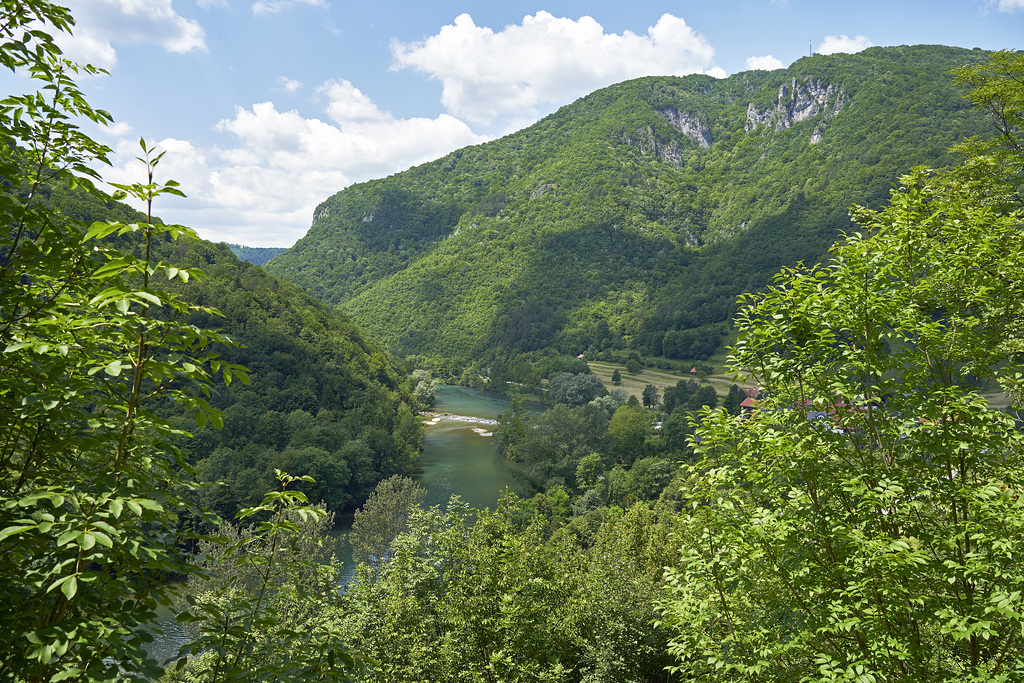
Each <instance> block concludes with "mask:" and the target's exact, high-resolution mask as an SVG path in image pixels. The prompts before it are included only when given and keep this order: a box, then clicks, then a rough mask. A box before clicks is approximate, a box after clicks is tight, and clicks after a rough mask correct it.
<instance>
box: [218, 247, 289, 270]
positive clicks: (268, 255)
mask: <svg viewBox="0 0 1024 683" xmlns="http://www.w3.org/2000/svg"><path fill="white" fill-rule="evenodd" d="M225 244H227V243H225ZM228 248H229V249H231V253H232V254H234V255H235V256H237V257H238V258H239V260H242V261H248V262H249V263H251V264H253V265H254V266H262V265H264V264H266V262H267V261H269V260H270V259H272V258H274V257H275V256H277V255H278V254H280V253H281V252H283V251H284V250H285V248H284V247H245V246H242V245H241V244H228Z"/></svg>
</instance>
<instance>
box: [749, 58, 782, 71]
mask: <svg viewBox="0 0 1024 683" xmlns="http://www.w3.org/2000/svg"><path fill="white" fill-rule="evenodd" d="M747 68H748V69H760V70H761V71H774V70H775V69H785V68H786V65H785V64H783V63H782V60H780V59H776V58H775V57H772V56H771V55H765V56H763V57H747Z"/></svg>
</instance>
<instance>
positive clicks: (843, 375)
mask: <svg viewBox="0 0 1024 683" xmlns="http://www.w3.org/2000/svg"><path fill="white" fill-rule="evenodd" d="M1007 66H1008V67H1009V69H1008V70H1006V71H1004V72H1003V76H1002V77H1001V78H999V79H996V81H995V82H994V83H989V85H990V86H991V87H990V89H989V91H988V93H987V95H986V96H985V98H986V99H988V98H995V99H999V101H1000V103H1001V105H1002V106H1005V107H1007V108H1008V109H1007V110H1004V109H1001V108H999V107H995V108H994V110H995V111H996V112H997V113H999V112H1000V111H1002V112H1004V115H1003V116H1001V117H1000V118H999V120H998V125H1004V126H1008V127H1010V128H1012V130H1013V133H1014V134H1019V133H1020V129H1019V118H1015V116H1016V112H1019V110H1017V109H1015V107H1019V105H1020V99H1019V88H1020V77H1021V75H1022V74H1024V59H1022V58H1021V57H1020V55H1009V54H1000V55H997V57H996V59H995V61H994V63H993V67H994V68H996V69H1004V68H1006V67H1007ZM968 73H973V71H969V72H968ZM988 73H991V71H989V72H988ZM998 83H1001V84H1002V85H1001V86H999V85H998ZM1000 92H1002V93H1004V95H1005V96H1004V97H1000V94H999V93H1000ZM1006 111H1013V112H1015V113H1014V116H1008V115H1005V112H1006ZM992 162H993V160H992V159H991V158H984V157H977V156H976V157H973V158H971V159H969V160H968V161H967V162H966V165H965V167H961V168H958V169H952V170H949V171H943V172H938V173H933V172H929V171H927V170H924V169H918V170H915V171H913V172H912V173H910V174H909V175H906V176H904V177H903V178H902V179H901V181H900V185H899V187H898V188H897V189H895V190H894V191H893V193H892V196H891V200H890V205H889V206H888V207H887V208H885V209H883V210H881V211H871V210H867V209H863V208H858V209H856V210H855V217H856V220H857V222H858V223H859V231H858V232H857V233H855V234H852V235H850V236H849V237H848V238H847V239H845V240H843V241H842V242H841V243H839V244H837V245H836V246H835V247H834V248H833V249H832V250H831V252H830V255H829V259H828V260H827V262H826V263H824V264H822V265H821V266H818V267H808V268H799V269H788V270H784V271H783V272H782V273H780V274H779V275H778V276H777V277H776V281H775V284H774V285H773V286H772V287H771V288H770V289H769V290H768V291H766V292H765V293H763V294H761V295H756V296H750V297H747V298H746V300H745V301H746V303H745V305H744V308H743V309H742V311H741V313H740V314H739V317H738V320H737V325H738V327H739V328H740V331H741V336H740V340H739V342H738V344H737V346H736V347H735V353H734V355H733V357H732V363H733V365H734V367H735V368H736V369H737V370H740V371H745V372H749V373H752V375H753V376H754V378H756V380H757V381H758V382H760V383H761V386H762V387H763V388H764V390H765V392H766V397H765V398H764V399H762V400H761V401H760V404H759V406H758V409H757V412H756V413H755V414H754V415H753V416H751V417H737V416H731V415H729V414H728V413H726V412H724V411H723V412H716V413H711V412H706V413H704V414H703V415H702V416H701V419H702V421H703V423H704V424H703V427H701V428H700V429H699V430H698V432H697V433H698V437H699V438H700V444H699V452H700V454H701V459H700V461H699V462H698V463H696V464H693V465H692V466H688V467H686V468H684V471H685V473H686V476H687V477H688V479H687V482H686V485H685V486H684V488H683V496H684V501H683V502H684V506H685V508H684V509H685V511H686V512H685V516H684V520H685V524H684V525H683V526H682V528H681V530H680V532H679V535H678V540H679V541H680V542H681V544H682V548H683V549H682V555H681V557H682V565H681V567H680V568H678V569H674V570H671V571H670V572H669V574H668V590H667V592H666V596H665V599H664V601H663V603H662V610H663V614H664V622H663V623H664V624H666V625H668V626H670V627H671V628H673V629H674V630H675V636H674V637H673V639H672V646H671V647H672V651H673V652H674V653H675V655H676V657H677V661H678V665H677V668H676V670H677V671H678V672H679V673H680V674H681V675H683V676H685V677H701V676H705V675H710V676H713V677H714V679H715V680H771V681H790V680H792V681H809V680H822V681H825V680H829V681H832V680H875V681H905V680H920V681H923V680H943V681H992V680H1017V679H1018V678H1020V677H1021V676H1022V675H1024V658H1022V657H1021V655H1020V652H1021V644H1020V642H1019V637H1020V632H1021V627H1022V624H1024V601H1022V597H1021V591H1020V586H1021V582H1022V581H1024V573H1022V570H1021V566H1022V565H1021V563H1020V558H1019V548H1020V539H1021V538H1022V532H1024V500H1022V499H1021V495H1020V494H1021V487H1022V486H1024V437H1022V434H1021V432H1020V431H1018V430H1017V429H1016V428H1015V424H1014V420H1013V419H1012V418H1011V417H1009V416H1008V415H1007V414H1005V413H1004V412H1001V411H999V410H997V409H994V408H993V407H992V406H991V405H989V403H988V401H986V399H985V398H983V397H982V395H981V393H982V392H983V391H993V390H995V391H998V390H999V389H1000V388H1001V389H1002V391H1003V392H1005V395H1006V396H1007V397H1009V398H1010V400H1011V401H1014V402H1016V401H1019V400H1020V398H1021V394H1020V391H1021V388H1022V384H1021V382H1022V380H1021V378H1022V376H1024V375H1022V373H1021V369H1022V368H1021V358H1022V357H1024V356H1022V352H1024V330H1022V328H1021V317H1020V301H1021V300H1022V298H1021V297H1022V296H1024V240H1021V227H1022V220H1021V219H1022V213H1021V212H1020V210H1019V209H1017V208H1012V207H1011V205H1010V204H1008V203H1007V202H1005V201H1002V200H1003V199H1004V197H1005V196H1006V193H1005V191H1004V188H1005V187H1006V186H1005V183H995V184H992V183H988V182H985V181H983V180H981V181H979V180H978V176H971V175H970V174H967V175H965V173H964V168H968V169H969V168H976V167H978V166H979V165H980V166H986V165H989V164H991V163H992ZM1011 168H1012V167H1011Z"/></svg>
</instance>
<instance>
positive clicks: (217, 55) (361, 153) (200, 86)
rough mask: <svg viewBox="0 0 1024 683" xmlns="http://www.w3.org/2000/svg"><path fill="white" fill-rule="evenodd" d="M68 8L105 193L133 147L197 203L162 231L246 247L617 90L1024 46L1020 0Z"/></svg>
mask: <svg viewBox="0 0 1024 683" xmlns="http://www.w3.org/2000/svg"><path fill="white" fill-rule="evenodd" d="M68 4H69V6H70V7H71V10H72V12H73V14H74V15H75V16H76V18H77V20H78V27H77V29H76V31H75V36H74V38H73V39H70V40H66V41H64V43H63V44H64V47H65V50H66V52H67V53H68V54H69V55H70V56H72V57H74V58H76V59H79V60H81V61H88V62H90V63H93V64H96V65H98V66H102V67H105V68H106V69H108V71H109V75H107V76H103V77H99V78H95V79H91V80H89V81H88V82H86V83H84V85H85V88H86V91H87V93H88V94H89V97H90V101H91V102H92V103H93V104H94V105H95V106H99V107H102V108H105V109H107V110H108V111H110V112H111V114H113V116H114V118H115V121H116V124H115V125H114V126H112V127H111V128H110V129H107V130H102V131H96V132H95V137H96V138H97V139H98V140H101V141H103V142H105V143H107V144H109V145H111V146H112V147H114V148H115V149H116V150H117V152H118V154H117V155H116V157H115V163H114V168H112V169H109V170H108V171H107V172H106V173H105V176H106V177H107V178H108V179H109V180H113V181H121V182H130V181H132V180H137V179H138V177H139V176H138V173H139V169H138V168H137V166H136V165H135V164H134V163H133V162H132V161H131V159H132V158H133V157H134V155H135V153H136V151H137V141H138V138H139V137H140V136H141V137H145V138H146V140H147V142H150V143H154V142H157V143H160V145H161V146H162V147H163V148H164V149H166V150H167V152H168V153H167V155H166V156H165V158H164V161H163V162H162V164H161V168H160V170H161V171H162V172H163V173H164V174H165V176H166V177H172V178H174V179H176V180H178V181H179V182H181V183H182V185H183V188H184V189H185V191H186V192H187V194H188V195H189V198H188V199H177V198H171V199H166V200H163V204H162V205H159V206H157V207H156V211H157V213H158V214H159V215H161V216H162V217H163V218H164V219H165V220H169V221H173V222H177V223H182V224H186V225H190V226H192V227H193V228H195V229H197V230H198V231H199V233H200V235H202V236H203V237H206V238H208V239H213V240H224V241H229V242H235V243H241V244H246V245H250V246H290V245H291V244H293V243H294V242H295V241H296V240H297V239H298V238H300V237H301V236H302V235H303V234H304V233H305V231H306V229H307V228H308V227H309V222H310V219H311V216H312V212H313V209H314V208H315V206H316V205H317V204H318V203H319V202H321V201H323V200H324V199H326V198H327V197H329V196H330V195H331V194H333V193H334V192H337V191H338V190H341V189H343V188H344V187H346V186H347V185H349V184H351V183H353V182H360V181H364V180H368V179H371V178H377V177H382V176H386V175H390V174H392V173H396V172H398V171H402V170H404V169H406V168H408V167H410V166H412V165H415V164H419V163H423V162H425V161H429V160H432V159H436V158H438V157H440V156H443V155H445V154H447V153H448V152H450V151H452V150H454V149H457V148H459V147H463V146H466V145H470V144H476V143H479V142H483V141H486V140H490V139H494V138H496V137H500V136H501V135H503V134H505V133H508V132H511V131H514V130H517V129H519V128H522V127H524V126H526V125H529V124H530V123H532V122H534V121H536V120H537V119H538V118H540V117H541V116H543V115H545V114H548V113H550V112H552V111H554V110H555V109H557V108H558V107H559V106H562V105H564V104H567V103H569V102H572V101H573V100H575V99H577V98H579V97H581V96H583V95H585V94H587V93H589V92H591V91H593V90H595V89H597V88H600V87H603V86H606V85H610V84H612V83H615V82H618V81H622V80H625V79H627V78H634V77H637V76H643V75H661V74H674V75H684V74H688V73H696V72H703V73H710V74H712V75H715V76H720V77H721V76H725V75H729V74H733V73H736V72H739V71H744V70H747V69H749V68H780V67H784V66H788V65H789V64H791V63H792V62H793V61H794V60H796V59H798V58H800V57H802V56H805V55H807V54H808V51H809V50H811V49H813V50H814V51H816V52H840V51H845V52H855V51H858V50H860V49H863V48H865V47H868V46H870V45H904V44H918V43H932V44H945V45H957V46H961V47H967V48H973V47H981V48H985V49H999V48H1013V49H1020V48H1022V47H1024V45H1022V44H1021V43H1022V38H1024V0H965V1H960V2H954V1H951V0H950V1H936V2H901V1H900V0H890V1H888V2H875V1H874V0H860V1H857V2H850V1H849V0H845V1H842V2H831V1H828V0H742V1H737V2H730V1H728V0H725V1H723V2H718V3H709V2H700V3H698V2H666V1H656V0H633V1H632V2H622V1H619V2H614V3H612V2H605V3H593V2H590V3H585V2H576V1H552V2H545V3H542V4H538V3H528V2H518V1H516V0H511V1H508V2H486V3H483V2H480V3H474V2H465V1H463V2H450V1H448V0H441V1H436V0H416V1H414V2H410V1H409V0H344V1H342V0H72V1H71V2H69V3H68ZM5 82H8V83H9V84H10V79H8V80H7V81H5ZM13 86H14V87H15V88H18V87H21V88H24V87H25V84H24V82H17V81H15V82H14V83H13Z"/></svg>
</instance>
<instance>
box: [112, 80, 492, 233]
mask: <svg viewBox="0 0 1024 683" xmlns="http://www.w3.org/2000/svg"><path fill="white" fill-rule="evenodd" d="M317 92H318V96H319V98H320V101H321V103H322V104H323V108H324V113H325V117H324V119H319V118H306V117H303V116H302V115H300V114H299V113H298V112H296V111H279V110H278V109H277V107H276V106H275V105H274V103H273V102H262V103H259V104H254V105H252V106H251V107H248V108H243V107H239V108H237V109H236V110H235V114H234V116H233V117H232V118H229V119H224V120H222V121H220V122H219V123H217V125H216V127H215V130H216V131H217V132H218V133H220V134H222V135H223V136H224V139H225V143H224V144H223V145H222V146H217V147H210V148H198V147H196V146H193V145H192V144H191V143H190V142H187V141H183V140H175V139H166V140H163V141H161V142H160V143H159V144H160V146H162V147H163V148H164V149H166V150H167V155H166V156H165V157H164V159H163V160H162V161H161V163H160V168H159V171H160V172H161V174H162V175H163V177H164V178H174V179H175V180H177V181H179V182H180V183H181V184H182V188H183V189H184V190H185V192H186V193H187V194H188V195H189V199H188V200H187V201H182V202H179V201H177V200H175V199H174V198H170V199H167V200H164V202H165V204H166V206H161V207H158V210H157V213H158V214H160V215H161V216H162V217H163V218H164V219H165V220H169V221H172V222H176V223H181V224H185V225H191V226H194V227H197V228H199V229H200V234H202V235H203V237H206V238H207V239H213V240H223V241H226V242H234V243H239V244H246V245H250V246H290V245H291V244H292V243H294V242H295V241H296V240H297V239H298V238H299V237H301V236H302V235H303V234H304V233H305V231H306V229H307V228H308V226H309V221H310V219H311V218H312V215H313V210H314V208H316V205H317V204H318V203H319V202H322V201H323V200H324V199H326V198H327V197H328V196H330V195H331V194H333V193H335V192H337V191H339V190H341V189H343V188H344V187H346V186H347V185H349V184H351V183H353V182H358V181H363V180H368V179H370V178H375V177H380V176H384V175H388V174H391V173H395V172H397V171H401V170H404V169H406V168H408V167H410V166H414V165H416V164H420V163H424V162H426V161H430V160H433V159H436V158H438V157H441V156H443V155H445V154H447V153H448V152H450V151H451V150H453V149H456V148H458V147H464V146H466V145H471V144H476V143H480V142H484V141H485V138H483V137H481V136H479V135H476V134H474V133H473V132H472V131H471V130H470V129H469V127H468V126H467V125H466V124H465V123H463V122H462V121H460V120H458V119H456V118H455V117H453V116H450V115H448V114H442V115H440V116H438V117H436V118H409V119H398V118H395V117H394V116H393V115H392V114H391V113H389V112H386V111H383V110H381V109H380V108H378V107H377V105H376V104H374V103H373V101H372V100H370V99H369V98H368V97H366V96H365V95H364V94H363V93H362V92H360V91H359V89H358V88H356V87H355V86H353V85H352V84H351V83H350V82H348V81H344V80H338V81H329V82H327V83H325V84H323V86H321V87H320V88H319V89H318V91H317ZM117 152H118V159H119V161H118V162H116V163H115V168H114V169H112V170H111V172H110V173H108V174H107V176H108V178H109V179H110V180H111V181H113V182H135V181H137V180H138V179H139V178H140V176H141V174H142V168H141V167H140V166H139V164H138V163H137V162H135V161H132V157H134V156H135V155H136V154H137V152H138V150H137V143H136V142H134V141H128V140H125V141H124V142H123V143H122V144H121V145H120V146H119V147H118V150H117Z"/></svg>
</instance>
